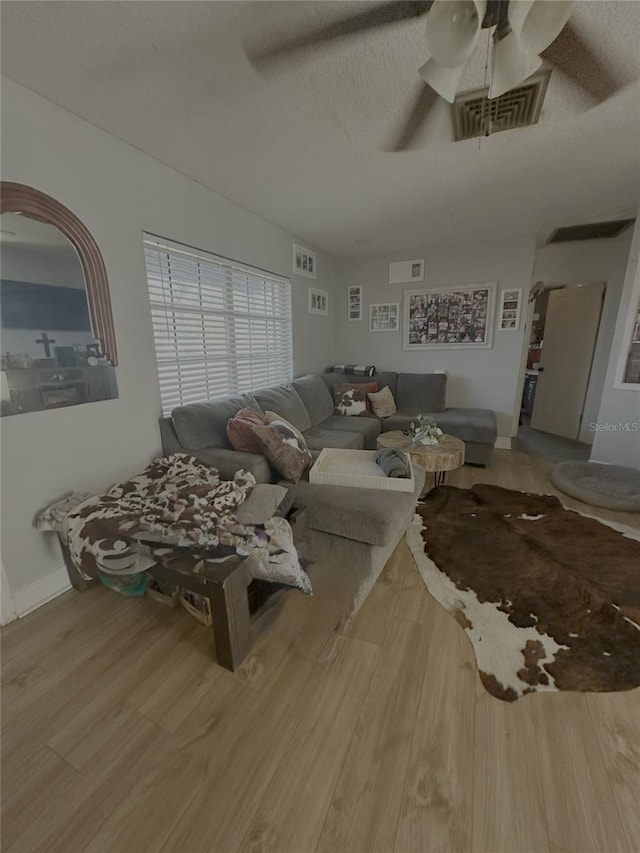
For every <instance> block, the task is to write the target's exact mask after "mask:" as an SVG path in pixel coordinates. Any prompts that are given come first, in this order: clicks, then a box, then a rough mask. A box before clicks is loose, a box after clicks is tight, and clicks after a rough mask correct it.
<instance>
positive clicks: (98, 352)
mask: <svg viewBox="0 0 640 853" xmlns="http://www.w3.org/2000/svg"><path fill="white" fill-rule="evenodd" d="M0 352H1V356H0V359H1V363H0V368H1V373H0V389H1V398H0V414H1V415H3V416H4V415H14V414H21V413H24V412H34V411H43V410H46V409H53V408H60V407H63V406H75V405H79V404H82V403H91V402H95V401H98V400H109V399H113V398H115V397H117V396H118V389H117V384H116V376H115V370H114V367H113V365H112V364H111V362H110V360H109V359H108V358H107V356H106V355H105V353H103V352H102V346H101V343H100V340H99V339H98V338H96V337H95V335H94V332H93V328H92V320H91V311H90V305H89V300H88V298H87V282H86V279H85V273H84V270H83V265H82V263H81V260H80V257H79V255H78V252H77V251H76V249H75V248H74V246H73V244H72V243H71V242H70V240H69V239H68V238H67V237H66V236H65V234H63V233H62V231H61V230H60V229H58V228H57V227H55V226H54V225H53V224H50V223H48V222H44V221H41V220H40V219H39V218H31V217H30V216H28V215H26V214H25V213H18V212H7V213H2V215H0Z"/></svg>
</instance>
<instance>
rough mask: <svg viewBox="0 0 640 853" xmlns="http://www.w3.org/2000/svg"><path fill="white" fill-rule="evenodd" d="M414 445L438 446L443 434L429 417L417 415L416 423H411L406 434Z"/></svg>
mask: <svg viewBox="0 0 640 853" xmlns="http://www.w3.org/2000/svg"><path fill="white" fill-rule="evenodd" d="M407 435H410V436H411V440H412V441H413V442H414V443H415V444H438V442H439V441H440V439H441V437H442V435H443V432H442V430H441V429H440V427H439V426H438V424H437V423H436V422H435V421H434V419H433V418H432V417H430V416H429V415H418V421H417V423H416V422H414V421H412V422H411V426H410V427H409V430H408V432H407Z"/></svg>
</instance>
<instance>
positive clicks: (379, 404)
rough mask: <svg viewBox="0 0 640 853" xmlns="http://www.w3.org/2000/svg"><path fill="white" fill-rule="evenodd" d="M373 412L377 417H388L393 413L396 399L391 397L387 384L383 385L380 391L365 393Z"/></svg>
mask: <svg viewBox="0 0 640 853" xmlns="http://www.w3.org/2000/svg"><path fill="white" fill-rule="evenodd" d="M367 397H368V398H369V402H370V403H371V408H372V409H373V414H374V415H377V417H379V418H388V417H389V416H390V415H395V413H396V411H397V409H396V401H395V400H394V399H393V392H392V391H391V388H389V386H388V385H385V386H384V388H383V389H382V390H381V391H378V392H374V393H373V394H367Z"/></svg>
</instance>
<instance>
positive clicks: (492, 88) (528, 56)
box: [489, 32, 542, 98]
mask: <svg viewBox="0 0 640 853" xmlns="http://www.w3.org/2000/svg"><path fill="white" fill-rule="evenodd" d="M541 65H542V60H541V59H540V57H539V56H536V54H534V53H529V52H528V51H526V50H523V48H522V46H521V44H520V42H519V41H518V39H517V38H516V36H515V34H514V33H512V32H511V33H509V34H508V35H507V36H505V37H504V38H503V39H501V40H500V41H499V42H498V43H497V44H495V45H494V47H493V69H492V74H491V83H490V84H489V98H499V97H500V95H504V93H505V92H508V91H509V90H510V89H513V88H514V87H515V86H519V85H520V83H522V82H523V81H524V80H527V79H528V78H529V77H531V75H532V74H534V73H535V72H536V71H537V70H538V68H540V66H541Z"/></svg>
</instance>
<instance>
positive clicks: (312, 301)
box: [309, 287, 329, 317]
mask: <svg viewBox="0 0 640 853" xmlns="http://www.w3.org/2000/svg"><path fill="white" fill-rule="evenodd" d="M309 314H322V315H323V316H325V317H328V316H329V294H328V292H327V291H326V290H318V289H317V288H315V287H310V288H309Z"/></svg>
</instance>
